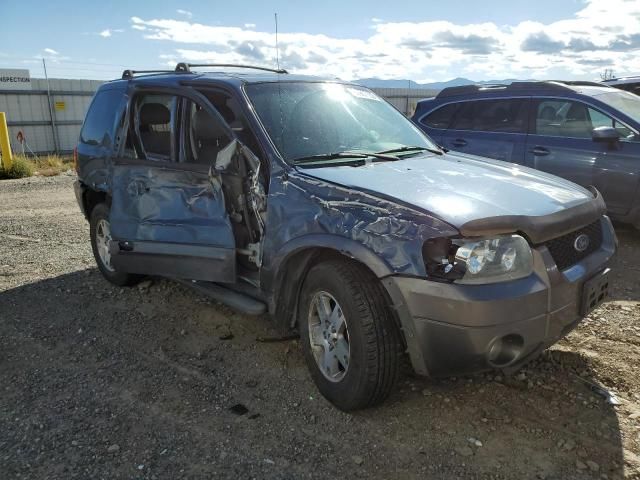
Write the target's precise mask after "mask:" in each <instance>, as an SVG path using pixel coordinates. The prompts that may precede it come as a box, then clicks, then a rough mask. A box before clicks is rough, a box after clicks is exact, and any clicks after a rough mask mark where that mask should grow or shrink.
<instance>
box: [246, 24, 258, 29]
mask: <svg viewBox="0 0 640 480" xmlns="http://www.w3.org/2000/svg"><path fill="white" fill-rule="evenodd" d="M244 28H256V24H255V23H245V24H244Z"/></svg>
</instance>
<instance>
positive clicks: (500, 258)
mask: <svg viewBox="0 0 640 480" xmlns="http://www.w3.org/2000/svg"><path fill="white" fill-rule="evenodd" d="M423 255H424V256H425V262H426V266H427V272H428V273H429V274H430V275H431V276H432V277H434V278H440V279H445V280H449V281H455V282H456V283H465V284H483V283H497V282H505V281H508V280H516V279H518V278H524V277H527V276H529V275H531V272H532V271H533V256H532V254H531V248H530V247H529V244H528V243H527V241H526V240H525V239H524V238H522V237H521V236H520V235H508V236H503V237H497V238H487V239H481V240H469V239H451V240H450V239H436V240H430V241H429V242H427V243H426V244H425V247H424V248H423Z"/></svg>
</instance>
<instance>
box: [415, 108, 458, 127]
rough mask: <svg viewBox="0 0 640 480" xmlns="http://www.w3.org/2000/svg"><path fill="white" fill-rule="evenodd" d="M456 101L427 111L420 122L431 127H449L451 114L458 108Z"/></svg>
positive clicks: (451, 118)
mask: <svg viewBox="0 0 640 480" xmlns="http://www.w3.org/2000/svg"><path fill="white" fill-rule="evenodd" d="M459 105H460V104H458V103H450V104H448V105H444V106H442V107H440V108H438V109H436V110H434V111H433V112H431V113H429V114H428V115H427V116H426V117H424V118H423V119H422V120H421V121H420V123H422V124H423V125H426V126H427V127H431V128H444V129H447V128H449V125H450V124H451V121H452V120H453V116H454V115H455V113H456V111H457V110H458V106H459Z"/></svg>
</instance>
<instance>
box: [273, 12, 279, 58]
mask: <svg viewBox="0 0 640 480" xmlns="http://www.w3.org/2000/svg"><path fill="white" fill-rule="evenodd" d="M273 17H274V19H275V22H276V65H277V66H278V70H280V56H279V53H278V14H277V13H274V14H273Z"/></svg>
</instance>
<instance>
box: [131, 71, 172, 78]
mask: <svg viewBox="0 0 640 480" xmlns="http://www.w3.org/2000/svg"><path fill="white" fill-rule="evenodd" d="M175 72H176V70H125V71H124V72H122V79H123V80H129V79H132V78H133V76H134V75H137V74H140V73H141V74H147V73H175Z"/></svg>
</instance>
